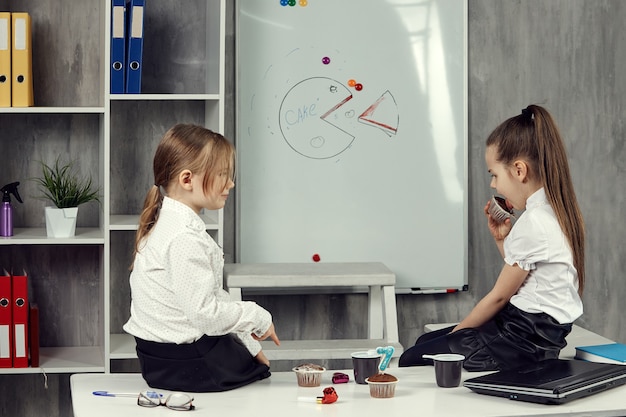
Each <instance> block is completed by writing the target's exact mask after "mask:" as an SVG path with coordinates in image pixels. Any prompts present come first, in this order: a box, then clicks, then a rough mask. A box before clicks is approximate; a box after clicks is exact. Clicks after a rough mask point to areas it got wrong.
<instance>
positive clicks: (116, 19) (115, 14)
mask: <svg viewBox="0 0 626 417" xmlns="http://www.w3.org/2000/svg"><path fill="white" fill-rule="evenodd" d="M125 32H126V0H113V1H112V9H111V94H124V91H125V90H124V75H125V73H126V71H125V70H126V36H125Z"/></svg>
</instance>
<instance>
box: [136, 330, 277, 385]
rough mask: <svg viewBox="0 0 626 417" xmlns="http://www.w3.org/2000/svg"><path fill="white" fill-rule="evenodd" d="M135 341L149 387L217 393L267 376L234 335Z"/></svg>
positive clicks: (268, 374)
mask: <svg viewBox="0 0 626 417" xmlns="http://www.w3.org/2000/svg"><path fill="white" fill-rule="evenodd" d="M135 341H136V342H137V356H138V357H139V364H140V366H141V374H142V375H143V378H144V379H145V381H146V382H147V383H148V385H149V386H150V387H152V388H159V389H166V390H170V391H186V392H219V391H228V390H231V389H234V388H238V387H241V386H244V385H247V384H250V383H251V382H254V381H258V380H261V379H265V378H268V377H269V376H270V375H271V374H270V371H269V367H268V366H267V365H263V364H261V363H258V362H257V361H256V360H255V359H254V358H253V357H252V355H251V354H250V352H249V351H248V349H246V347H245V346H244V345H243V344H242V343H241V342H240V341H239V339H238V338H237V337H235V336H234V335H225V336H206V335H205V336H203V337H201V338H200V339H199V340H197V341H195V342H193V343H189V344H176V343H158V342H151V341H147V340H143V339H140V338H138V337H135Z"/></svg>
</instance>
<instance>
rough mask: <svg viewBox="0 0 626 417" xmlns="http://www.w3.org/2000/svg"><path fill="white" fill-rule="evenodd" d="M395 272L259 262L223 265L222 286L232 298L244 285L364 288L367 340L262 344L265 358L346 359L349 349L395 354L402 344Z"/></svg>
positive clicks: (367, 266) (366, 265)
mask: <svg viewBox="0 0 626 417" xmlns="http://www.w3.org/2000/svg"><path fill="white" fill-rule="evenodd" d="M395 283H396V276H395V274H394V273H393V272H392V271H390V270H389V268H387V267H386V266H385V265H384V264H382V263H380V262H357V263H320V264H311V263H259V264H252V263H251V264H226V265H224V285H225V286H226V289H227V290H228V292H229V293H230V296H231V299H232V300H234V301H241V300H242V289H244V288H247V289H270V288H271V289H292V290H296V291H297V290H298V289H300V290H303V291H304V290H311V289H315V288H317V289H324V290H331V291H333V290H334V292H335V293H339V292H342V290H343V289H345V288H347V287H368V318H369V327H368V338H367V339H334V340H284V341H283V340H281V345H280V346H276V345H274V343H273V342H268V341H264V342H261V344H262V347H263V350H264V352H265V355H266V356H267V358H268V359H269V360H298V359H349V358H350V357H351V353H352V352H356V351H361V350H369V349H375V348H377V347H379V346H393V347H394V348H395V353H394V357H397V356H399V355H400V354H401V353H402V352H403V351H404V348H403V347H402V345H401V344H400V342H399V337H398V319H397V310H396V293H395Z"/></svg>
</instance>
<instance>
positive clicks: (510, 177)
mask: <svg viewBox="0 0 626 417" xmlns="http://www.w3.org/2000/svg"><path fill="white" fill-rule="evenodd" d="M485 161H486V164H487V169H488V171H489V173H490V174H491V184H490V185H491V188H493V189H495V190H496V192H497V193H498V194H501V195H502V196H504V197H505V198H506V205H507V207H508V208H509V209H515V210H518V211H523V213H522V214H521V215H520V216H519V218H518V219H517V221H515V224H513V223H512V222H511V219H510V218H508V219H506V220H505V221H504V222H500V221H498V219H496V218H494V217H492V215H491V214H490V210H489V208H490V204H491V202H488V203H487V205H486V206H485V208H484V211H485V216H486V218H487V225H488V228H489V231H490V233H491V235H492V236H493V238H494V241H495V244H496V246H497V247H498V249H499V251H500V254H501V256H502V258H503V260H504V265H503V267H502V270H501V271H500V275H499V276H498V279H497V281H496V283H495V285H494V287H493V288H492V290H491V291H490V292H489V293H488V294H487V295H486V296H485V297H483V298H482V299H481V300H480V301H479V302H478V304H477V305H476V306H475V307H474V309H473V310H472V311H471V312H470V313H469V314H468V315H467V316H466V317H465V319H463V320H462V321H461V322H460V323H459V324H458V325H456V326H452V327H449V328H446V329H442V330H439V331H436V332H431V333H427V334H425V335H423V336H421V337H420V338H418V339H417V342H416V344H415V346H413V347H411V348H410V349H407V350H406V351H405V352H404V353H403V354H402V356H401V358H400V362H399V365H400V366H414V365H427V364H431V363H432V360H428V359H423V358H422V355H423V354H436V353H459V354H462V355H464V356H465V358H466V359H465V362H464V367H465V369H467V370H470V371H487V370H505V369H511V368H514V367H518V366H524V365H529V364H532V363H535V362H538V361H541V360H545V359H552V358H557V357H558V356H559V353H560V351H561V349H562V348H563V347H565V345H566V344H567V343H566V341H565V337H566V336H567V335H568V334H569V332H570V331H571V328H572V323H573V322H574V321H575V320H576V319H577V318H578V317H580V316H581V315H582V313H583V305H582V299H581V296H582V292H583V288H584V283H585V231H584V223H583V218H582V214H581V211H580V208H579V206H578V202H577V200H576V195H575V193H574V187H573V184H572V179H571V176H570V170H569V166H568V161H567V155H566V152H565V146H564V143H563V140H562V138H561V135H560V133H559V129H558V127H557V125H556V123H555V122H554V120H553V118H552V116H551V115H550V113H548V111H547V110H546V109H544V108H543V107H541V106H537V105H530V106H528V107H527V108H525V109H524V110H522V113H521V114H519V115H517V116H514V117H511V118H510V119H508V120H506V121H504V122H503V123H502V124H500V125H499V126H498V127H497V128H496V129H495V130H494V131H493V132H492V133H491V134H490V135H489V137H488V138H487V143H486V151H485Z"/></svg>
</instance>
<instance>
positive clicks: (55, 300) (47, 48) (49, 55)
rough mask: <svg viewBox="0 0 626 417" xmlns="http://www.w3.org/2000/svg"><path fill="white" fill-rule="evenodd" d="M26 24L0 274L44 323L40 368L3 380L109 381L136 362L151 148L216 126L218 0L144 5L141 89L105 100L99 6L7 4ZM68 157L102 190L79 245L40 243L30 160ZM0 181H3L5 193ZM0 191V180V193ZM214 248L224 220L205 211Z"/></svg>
mask: <svg viewBox="0 0 626 417" xmlns="http://www.w3.org/2000/svg"><path fill="white" fill-rule="evenodd" d="M5 7H6V8H7V9H8V11H27V12H29V13H30V14H31V19H32V27H33V79H34V91H35V107H31V108H0V132H1V133H0V147H1V149H2V154H3V158H4V160H3V170H2V174H0V182H1V181H4V183H9V182H12V181H20V182H21V185H20V188H19V191H20V194H21V195H22V198H23V199H24V204H20V203H18V202H15V201H14V202H13V204H14V208H15V210H14V212H15V214H14V217H15V235H14V236H13V237H10V238H2V239H0V267H1V268H6V269H11V268H13V269H15V270H22V269H23V270H26V271H27V273H28V275H29V286H30V297H31V300H32V301H35V302H37V303H38V305H39V308H40V320H41V335H40V339H41V346H42V347H41V353H40V364H41V366H40V368H18V369H16V368H8V369H0V374H34V373H40V372H42V370H45V372H46V373H48V374H51V373H77V372H110V369H111V361H112V360H118V359H130V358H135V357H136V354H135V349H134V346H135V345H134V340H133V339H132V337H130V336H129V335H127V334H125V333H124V332H123V330H122V325H123V324H124V323H125V322H126V320H127V319H128V317H129V307H130V287H129V284H128V275H129V266H130V264H131V261H132V245H133V242H134V233H135V231H136V229H137V224H138V219H139V214H140V212H141V208H142V206H143V199H144V197H145V194H146V192H147V190H148V189H149V187H150V186H151V185H152V182H153V180H152V157H153V155H154V150H155V148H156V145H157V143H158V141H159V140H160V139H161V137H162V135H163V134H164V133H165V131H166V130H167V129H169V128H170V127H171V126H173V125H174V124H176V123H194V124H199V125H204V126H206V127H208V128H209V129H212V130H215V131H217V132H223V131H224V81H225V80H224V77H225V73H224V72H225V71H224V65H225V8H226V0H185V2H182V3H180V2H172V1H169V0H150V2H147V4H146V7H145V14H144V16H145V17H144V53H143V72H142V91H143V93H142V94H134V95H124V94H114V95H112V94H109V85H110V78H109V70H108V69H109V66H110V53H109V51H110V24H109V22H110V16H111V1H110V0H85V1H81V2H78V3H77V2H75V1H72V0H60V1H51V0H48V1H43V2H42V1H41V0H23V1H22V0H19V1H18V0H9V1H8V4H6V2H5V5H3V8H5ZM58 155H61V156H62V157H63V158H67V159H71V160H76V161H77V163H78V167H79V169H80V171H81V172H83V173H84V174H87V175H88V174H91V175H92V177H93V178H94V179H95V180H96V182H97V183H98V185H99V186H100V187H101V194H102V201H101V204H97V203H88V204H86V205H83V206H81V207H80V209H79V214H78V224H77V226H78V227H77V230H76V236H75V237H72V238H67V239H50V238H48V237H47V236H46V231H45V222H44V214H43V211H44V210H43V209H44V206H45V205H46V204H47V203H46V202H45V201H40V200H37V199H35V198H34V196H35V195H36V194H37V189H36V185H35V183H34V182H32V181H29V180H28V179H29V178H33V177H35V176H37V175H38V174H39V165H38V164H37V161H46V162H49V161H50V160H52V161H53V160H54V159H55V158H56V157H57V156H58ZM4 183H3V184H4ZM0 185H2V184H0ZM203 218H204V220H205V223H206V228H207V231H208V232H209V233H210V234H211V236H212V237H213V238H214V239H215V240H216V241H217V242H218V244H220V245H223V239H224V236H223V223H224V221H223V213H222V211H221V210H220V211H216V212H206V213H204V214H203Z"/></svg>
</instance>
